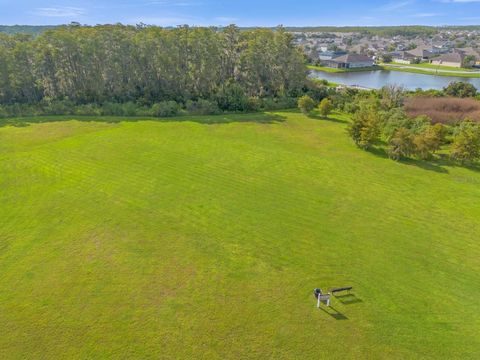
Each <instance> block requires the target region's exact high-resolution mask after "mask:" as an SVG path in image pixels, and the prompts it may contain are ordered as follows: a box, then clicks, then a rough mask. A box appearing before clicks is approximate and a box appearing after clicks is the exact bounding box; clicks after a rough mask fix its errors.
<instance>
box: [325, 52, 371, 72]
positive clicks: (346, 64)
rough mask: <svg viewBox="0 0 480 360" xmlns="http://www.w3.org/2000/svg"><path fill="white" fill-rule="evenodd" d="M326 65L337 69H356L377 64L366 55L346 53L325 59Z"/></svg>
mask: <svg viewBox="0 0 480 360" xmlns="http://www.w3.org/2000/svg"><path fill="white" fill-rule="evenodd" d="M324 64H325V66H328V67H331V68H336V69H355V68H363V67H369V66H373V65H375V61H374V60H373V59H372V58H371V57H369V56H366V55H360V54H346V55H342V56H339V57H336V58H333V59H331V60H325V61H324Z"/></svg>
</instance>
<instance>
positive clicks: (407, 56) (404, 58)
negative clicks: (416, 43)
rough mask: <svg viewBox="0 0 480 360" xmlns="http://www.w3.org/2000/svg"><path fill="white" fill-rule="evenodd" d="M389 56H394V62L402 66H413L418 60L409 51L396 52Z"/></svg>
mask: <svg viewBox="0 0 480 360" xmlns="http://www.w3.org/2000/svg"><path fill="white" fill-rule="evenodd" d="M389 55H391V56H392V61H393V62H396V63H400V64H412V63H414V62H415V60H416V59H417V57H416V56H415V55H413V54H412V53H410V52H409V51H395V52H393V53H390V54H389Z"/></svg>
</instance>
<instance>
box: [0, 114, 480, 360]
mask: <svg viewBox="0 0 480 360" xmlns="http://www.w3.org/2000/svg"><path fill="white" fill-rule="evenodd" d="M70 119H71V118H61V117H58V118H42V119H31V120H18V121H14V122H8V123H12V124H14V125H15V126H11V125H8V124H7V122H6V121H5V120H3V122H0V334H1V335H0V358H1V359H315V358H316V359H318V358H329V359H478V358H480V300H479V299H480V172H479V171H478V170H475V169H467V168H461V167H453V166H450V165H448V164H447V165H443V164H438V163H435V164H429V163H424V162H415V161H410V162H407V163H397V162H394V161H391V160H388V159H386V158H385V157H384V156H382V155H381V154H380V153H378V152H373V153H372V152H365V151H362V150H359V149H357V148H355V146H354V145H353V143H352V141H351V140H350V139H349V138H348V136H347V135H346V133H345V127H346V121H347V118H346V117H345V116H343V115H335V116H334V119H330V120H321V119H315V118H307V117H305V116H303V115H300V114H298V113H296V112H281V113H276V114H258V115H236V116H235V115H229V116H216V117H192V118H179V119H170V120H165V121H158V120H157V121H155V120H144V121H143V120H141V119H130V120H125V121H119V120H121V119H114V118H99V119H96V118H81V119H79V120H70ZM32 120H33V121H32ZM29 121H32V123H29ZM20 125H25V126H20ZM345 285H352V286H353V287H354V291H353V295H352V296H349V297H348V296H347V297H341V298H337V299H335V298H334V299H333V300H332V308H330V309H327V308H325V307H323V308H322V309H320V310H319V309H317V308H316V303H315V300H314V298H313V295H312V291H313V288H314V287H320V288H322V289H323V290H328V289H329V288H330V287H335V286H345Z"/></svg>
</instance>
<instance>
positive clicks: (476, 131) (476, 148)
mask: <svg viewBox="0 0 480 360" xmlns="http://www.w3.org/2000/svg"><path fill="white" fill-rule="evenodd" d="M451 157H452V159H454V160H455V161H458V162H459V163H461V164H465V163H471V162H473V161H476V160H478V159H479V158H480V125H479V124H476V123H473V122H471V121H468V120H467V121H463V122H462V123H461V124H460V126H459V128H458V129H457V131H456V134H455V137H454V140H453V145H452V152H451Z"/></svg>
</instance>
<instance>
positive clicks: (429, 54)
mask: <svg viewBox="0 0 480 360" xmlns="http://www.w3.org/2000/svg"><path fill="white" fill-rule="evenodd" d="M408 52H409V53H410V54H412V55H413V56H415V57H416V58H417V59H419V60H430V59H431V58H433V57H435V56H436V54H435V53H434V52H433V51H432V49H427V48H425V47H417V48H416V49H413V50H409V51H408Z"/></svg>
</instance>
